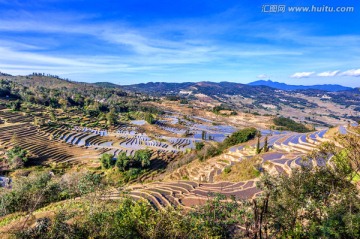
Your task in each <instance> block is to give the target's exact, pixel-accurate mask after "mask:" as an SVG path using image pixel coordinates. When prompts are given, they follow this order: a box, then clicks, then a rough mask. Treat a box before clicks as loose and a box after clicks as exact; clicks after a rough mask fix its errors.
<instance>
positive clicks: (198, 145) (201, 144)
mask: <svg viewBox="0 0 360 239" xmlns="http://www.w3.org/2000/svg"><path fill="white" fill-rule="evenodd" d="M204 146H205V144H204V143H203V142H196V143H195V149H196V150H202V148H204Z"/></svg>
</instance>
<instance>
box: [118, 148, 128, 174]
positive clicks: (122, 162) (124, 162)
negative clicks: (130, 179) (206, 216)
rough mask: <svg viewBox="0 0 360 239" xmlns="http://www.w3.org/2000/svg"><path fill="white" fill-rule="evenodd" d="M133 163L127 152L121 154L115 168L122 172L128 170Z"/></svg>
mask: <svg viewBox="0 0 360 239" xmlns="http://www.w3.org/2000/svg"><path fill="white" fill-rule="evenodd" d="M130 163H131V158H130V157H128V156H126V152H121V153H120V154H119V155H118V157H117V160H116V163H115V166H116V167H117V168H118V169H119V170H120V171H122V172H124V171H125V170H127V169H128V167H129V166H130Z"/></svg>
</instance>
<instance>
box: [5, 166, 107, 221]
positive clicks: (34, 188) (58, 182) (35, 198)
mask: <svg viewBox="0 0 360 239" xmlns="http://www.w3.org/2000/svg"><path fill="white" fill-rule="evenodd" d="M100 180H101V178H100V176H99V175H96V174H92V173H88V172H85V173H71V174H65V175H63V176H62V177H56V176H52V174H51V173H49V172H46V173H43V172H42V173H37V172H34V173H31V174H30V175H29V176H27V177H24V178H17V179H16V180H15V181H14V183H13V186H12V190H3V191H1V190H0V217H1V216H4V215H7V214H10V213H14V212H32V211H34V210H36V209H38V208H41V207H44V206H46V205H48V204H50V203H52V202H57V201H60V200H64V199H71V198H75V197H78V196H81V195H85V194H88V193H91V192H94V191H95V190H98V189H99V188H100V187H101V181H100Z"/></svg>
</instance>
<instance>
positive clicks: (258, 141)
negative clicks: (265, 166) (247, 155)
mask: <svg viewBox="0 0 360 239" xmlns="http://www.w3.org/2000/svg"><path fill="white" fill-rule="evenodd" d="M256 136H257V143H256V150H255V151H256V154H259V153H261V150H262V149H261V148H260V138H261V132H260V131H258V132H257V135H256Z"/></svg>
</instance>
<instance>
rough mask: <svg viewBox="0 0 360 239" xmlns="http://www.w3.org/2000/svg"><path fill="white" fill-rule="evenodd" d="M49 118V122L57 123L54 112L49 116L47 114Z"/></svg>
mask: <svg viewBox="0 0 360 239" xmlns="http://www.w3.org/2000/svg"><path fill="white" fill-rule="evenodd" d="M49 116H50V120H51V121H52V122H56V121H57V120H56V116H55V113H54V111H51V112H50V114H49Z"/></svg>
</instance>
